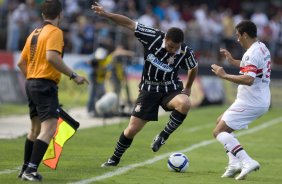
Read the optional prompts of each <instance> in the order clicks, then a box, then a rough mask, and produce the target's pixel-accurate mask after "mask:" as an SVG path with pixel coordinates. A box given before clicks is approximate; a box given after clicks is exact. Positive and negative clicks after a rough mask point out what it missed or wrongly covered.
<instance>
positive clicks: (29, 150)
mask: <svg viewBox="0 0 282 184" xmlns="http://www.w3.org/2000/svg"><path fill="white" fill-rule="evenodd" d="M33 144H34V142H33V141H31V140H29V139H28V138H26V140H25V146H24V164H23V167H22V171H24V170H26V168H27V166H28V163H29V161H30V157H31V154H32V150H33Z"/></svg>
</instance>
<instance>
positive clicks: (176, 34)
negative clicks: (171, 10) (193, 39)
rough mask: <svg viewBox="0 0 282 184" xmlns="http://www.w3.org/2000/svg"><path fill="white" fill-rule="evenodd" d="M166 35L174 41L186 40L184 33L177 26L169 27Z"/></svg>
mask: <svg viewBox="0 0 282 184" xmlns="http://www.w3.org/2000/svg"><path fill="white" fill-rule="evenodd" d="M165 37H166V38H167V39H170V40H171V41H173V42H174V43H182V42H183V41H184V33H183V31H182V30H181V29H179V28H177V27H172V28H169V29H168V31H167V33H166V36H165Z"/></svg>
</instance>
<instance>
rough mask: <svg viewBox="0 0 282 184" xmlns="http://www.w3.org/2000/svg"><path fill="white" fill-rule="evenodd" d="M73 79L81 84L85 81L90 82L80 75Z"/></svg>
mask: <svg viewBox="0 0 282 184" xmlns="http://www.w3.org/2000/svg"><path fill="white" fill-rule="evenodd" d="M73 81H74V82H75V83H76V84H78V85H81V84H84V83H86V84H89V82H88V80H87V79H86V78H85V77H82V76H79V75H78V76H77V77H76V78H74V79H73Z"/></svg>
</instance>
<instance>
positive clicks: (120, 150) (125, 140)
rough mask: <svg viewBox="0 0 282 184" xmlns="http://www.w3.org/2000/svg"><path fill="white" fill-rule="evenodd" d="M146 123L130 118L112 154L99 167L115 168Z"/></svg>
mask: <svg viewBox="0 0 282 184" xmlns="http://www.w3.org/2000/svg"><path fill="white" fill-rule="evenodd" d="M146 122H147V121H145V120H142V119H140V118H137V117H134V116H131V118H130V121H129V124H128V126H127V127H126V129H125V130H124V131H123V132H122V133H121V135H120V137H119V139H118V141H117V144H116V147H115V150H114V153H113V155H112V156H111V158H109V159H108V160H107V162H105V163H103V164H102V165H101V167H107V166H117V165H118V163H119V161H120V159H121V157H122V155H123V154H124V152H125V151H126V150H127V149H128V148H129V147H130V145H131V143H132V141H133V138H134V136H135V135H136V134H137V133H138V132H139V131H140V130H142V128H143V127H144V125H145V124H146Z"/></svg>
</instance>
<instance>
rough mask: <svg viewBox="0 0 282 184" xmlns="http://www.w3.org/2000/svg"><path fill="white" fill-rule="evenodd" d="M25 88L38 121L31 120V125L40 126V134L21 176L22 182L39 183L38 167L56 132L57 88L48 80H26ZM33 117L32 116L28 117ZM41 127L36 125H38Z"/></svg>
mask: <svg viewBox="0 0 282 184" xmlns="http://www.w3.org/2000/svg"><path fill="white" fill-rule="evenodd" d="M27 88H28V93H29V97H30V99H31V101H32V103H33V104H34V105H35V107H36V114H37V116H38V119H34V118H32V120H33V121H34V122H33V124H36V126H37V127H39V126H40V133H39V135H38V136H37V137H36V139H35V141H34V144H33V150H32V153H31V157H30V161H29V163H28V167H27V168H26V170H25V172H24V173H23V175H22V179H23V180H29V181H41V180H42V176H41V175H40V174H38V172H37V169H38V166H39V164H40V162H41V160H42V159H43V156H44V154H45V152H46V150H47V148H48V145H49V142H50V140H51V138H52V137H53V135H54V134H55V132H56V127H57V119H58V117H59V113H58V112H57V108H58V107H59V101H58V87H57V85H56V84H55V83H54V82H52V81H49V80H45V79H37V80H28V82H27ZM30 116H31V117H33V114H31V115H30ZM40 123H41V125H38V124H40Z"/></svg>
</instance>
